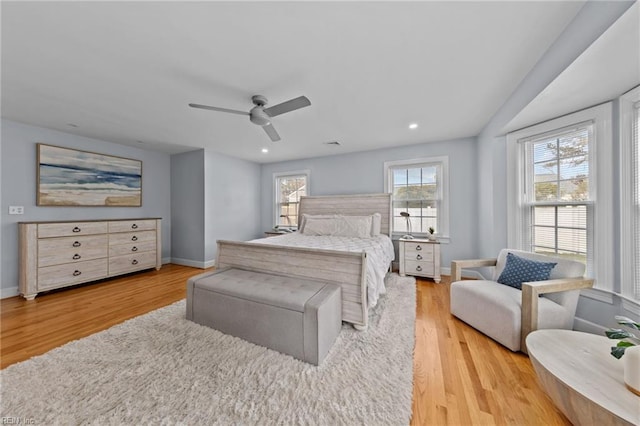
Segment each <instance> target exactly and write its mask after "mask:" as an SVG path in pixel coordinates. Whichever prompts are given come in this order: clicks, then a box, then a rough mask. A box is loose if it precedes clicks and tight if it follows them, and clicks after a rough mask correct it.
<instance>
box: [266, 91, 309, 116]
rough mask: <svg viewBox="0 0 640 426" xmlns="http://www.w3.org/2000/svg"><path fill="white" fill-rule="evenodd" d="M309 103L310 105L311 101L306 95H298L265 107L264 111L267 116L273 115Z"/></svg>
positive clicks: (302, 106) (305, 105)
mask: <svg viewBox="0 0 640 426" xmlns="http://www.w3.org/2000/svg"><path fill="white" fill-rule="evenodd" d="M309 105H311V101H310V100H309V99H307V97H306V96H300V97H297V98H294V99H290V100H288V101H286V102H282V103H281V104H278V105H274V106H272V107H269V108H265V109H264V112H266V113H267V115H268V116H269V117H275V116H276V115H280V114H284V113H285V112H289V111H294V110H296V109H300V108H304V107H308V106H309Z"/></svg>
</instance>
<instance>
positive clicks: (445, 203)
mask: <svg viewBox="0 0 640 426" xmlns="http://www.w3.org/2000/svg"><path fill="white" fill-rule="evenodd" d="M424 163H440V164H442V188H441V189H440V190H441V191H442V204H441V208H442V214H441V216H440V229H439V230H438V231H439V232H438V241H440V242H441V243H450V242H451V236H450V234H449V157H448V156H446V155H445V156H441V157H425V158H412V159H409V160H394V161H385V162H384V191H385V192H387V193H389V194H393V188H392V187H391V180H390V179H389V169H391V168H395V167H398V166H407V167H410V166H413V165H416V164H424ZM391 212H392V216H393V206H391ZM391 220H392V221H393V217H392V218H391ZM394 234H396V235H400V234H401V233H398V232H394ZM414 234H415V235H426V233H414Z"/></svg>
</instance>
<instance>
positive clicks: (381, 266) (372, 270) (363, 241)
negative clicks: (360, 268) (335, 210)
mask: <svg viewBox="0 0 640 426" xmlns="http://www.w3.org/2000/svg"><path fill="white" fill-rule="evenodd" d="M251 242H252V243H257V244H273V245H277V246H290V247H305V248H317V249H326V250H339V251H348V252H354V253H362V252H363V251H365V252H366V253H367V275H366V281H367V296H368V298H369V306H371V307H373V306H375V305H376V304H377V303H378V298H379V297H380V295H381V294H385V293H386V289H385V286H384V277H385V275H386V273H387V270H388V269H389V266H390V264H391V261H392V260H393V259H394V257H395V252H394V250H393V243H392V242H391V238H389V237H388V236H387V235H379V236H377V237H371V238H356V237H334V236H311V235H303V234H298V233H297V232H296V233H291V234H285V235H278V236H277V237H270V238H260V239H258V240H252V241H251Z"/></svg>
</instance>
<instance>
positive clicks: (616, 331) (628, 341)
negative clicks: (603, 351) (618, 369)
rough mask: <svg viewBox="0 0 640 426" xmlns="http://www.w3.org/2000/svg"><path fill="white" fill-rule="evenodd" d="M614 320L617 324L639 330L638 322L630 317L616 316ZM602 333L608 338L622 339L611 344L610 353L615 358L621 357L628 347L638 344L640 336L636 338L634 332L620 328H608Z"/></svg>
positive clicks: (639, 343)
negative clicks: (614, 344) (615, 343)
mask: <svg viewBox="0 0 640 426" xmlns="http://www.w3.org/2000/svg"><path fill="white" fill-rule="evenodd" d="M616 321H617V322H618V324H620V325H622V326H625V327H627V328H630V329H632V330H640V324H638V323H637V322H635V321H633V320H632V319H630V318H627V317H621V316H616ZM604 334H606V335H607V337H608V338H609V339H622V340H620V341H619V342H618V344H617V345H616V346H613V347H612V348H611V355H613V356H614V357H616V358H617V359H620V358H622V355H624V351H625V350H626V349H627V348H628V347H630V346H636V345H640V338H638V337H637V336H636V335H635V334H633V333H630V332H628V331H627V330H624V329H621V328H610V329H609V330H607V331H605V332H604Z"/></svg>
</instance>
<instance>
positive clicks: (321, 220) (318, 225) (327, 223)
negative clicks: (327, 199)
mask: <svg viewBox="0 0 640 426" xmlns="http://www.w3.org/2000/svg"><path fill="white" fill-rule="evenodd" d="M303 221H304V222H303V225H304V227H303V228H302V229H301V230H300V233H301V234H304V235H335V233H336V232H337V230H338V226H339V225H338V219H337V218H336V217H334V216H331V217H312V216H307V217H306V218H304V219H303Z"/></svg>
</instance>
